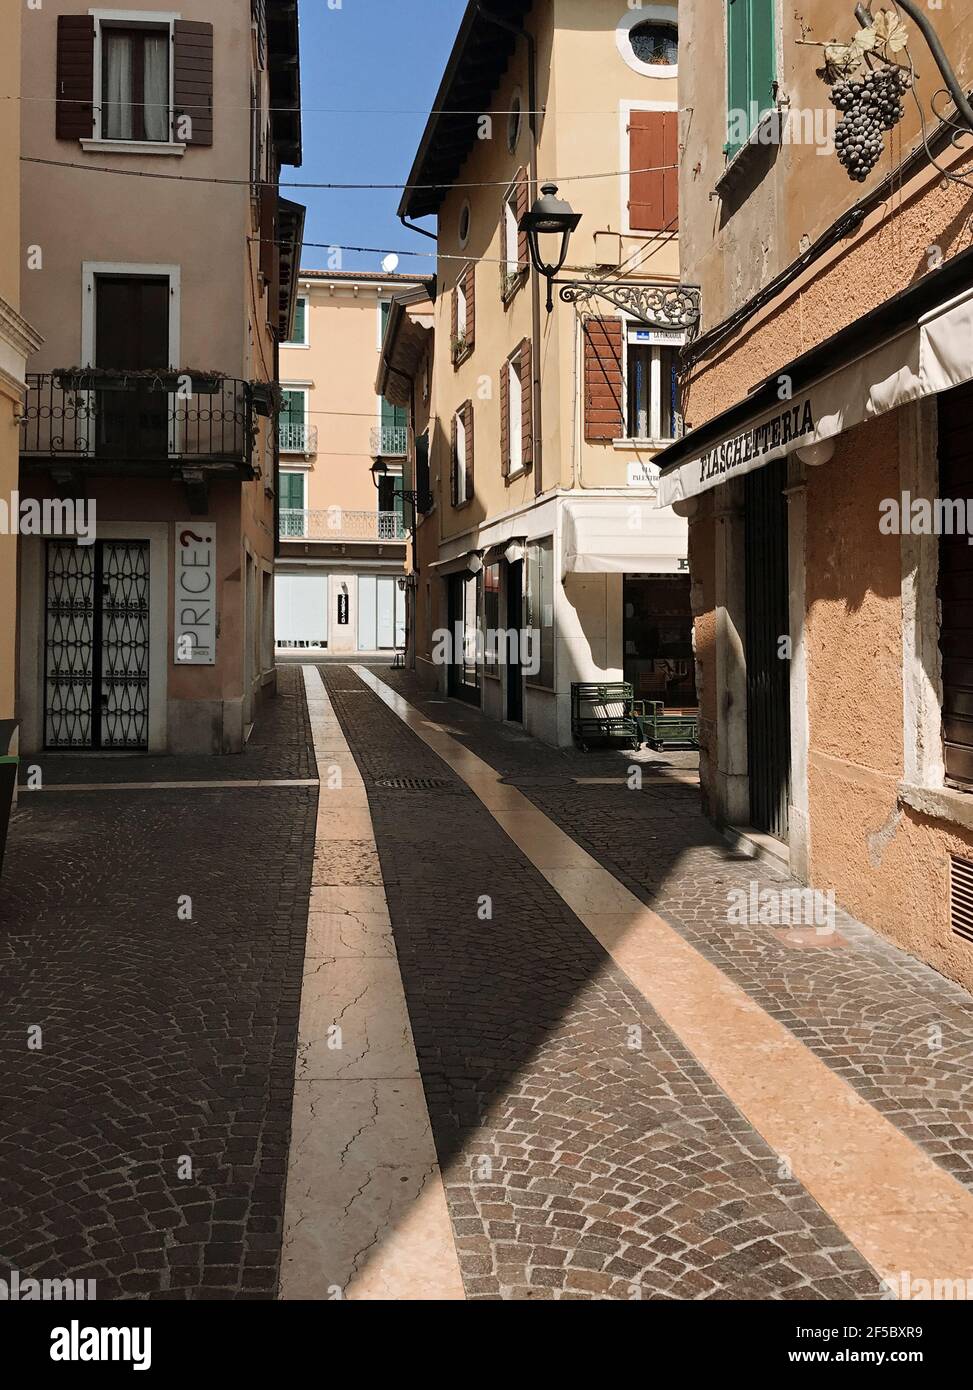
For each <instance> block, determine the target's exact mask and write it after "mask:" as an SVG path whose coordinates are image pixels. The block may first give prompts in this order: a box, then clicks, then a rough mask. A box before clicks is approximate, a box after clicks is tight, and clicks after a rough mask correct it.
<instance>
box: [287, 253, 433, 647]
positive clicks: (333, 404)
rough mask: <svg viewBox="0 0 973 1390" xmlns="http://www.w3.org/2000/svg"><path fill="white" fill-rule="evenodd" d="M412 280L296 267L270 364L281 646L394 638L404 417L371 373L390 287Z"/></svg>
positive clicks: (399, 590)
mask: <svg viewBox="0 0 973 1390" xmlns="http://www.w3.org/2000/svg"><path fill="white" fill-rule="evenodd" d="M415 287H416V282H415V281H414V280H412V279H410V278H409V277H408V276H404V275H395V274H385V273H379V272H375V273H371V272H366V271H362V272H358V271H314V270H311V271H303V272H302V274H301V278H300V292H299V296H298V309H297V317H296V325H295V330H294V337H293V339H292V340H291V341H289V342H288V343H286V344H285V345H284V347H283V348H282V350H281V368H280V370H281V385H282V389H283V408H282V411H281V417H280V477H281V506H280V545H279V554H278V559H277V567H276V569H277V645H278V648H279V649H280V650H282V651H287V650H302V649H306V648H326V649H327V650H328V651H332V652H337V653H342V654H355V653H370V652H380V651H389V652H392V651H401V650H403V649H404V648H405V645H406V630H407V621H406V573H407V568H408V563H407V557H408V542H409V530H410V525H411V512H410V511H409V510H408V509H407V508H406V507H405V506H404V503H403V499H402V496H401V492H402V487H403V469H404V465H405V461H406V455H407V447H408V429H407V417H406V413H405V410H404V408H403V407H402V406H399V405H394V404H392V403H391V401H390V400H388V399H387V398H383V397H382V396H381V395H379V394H376V387H375V374H376V367H377V364H378V362H379V360H380V349H381V344H382V339H383V335H384V331H385V326H386V323H387V320H388V315H389V312H390V306H391V304H392V300H393V296H394V295H396V294H397V293H401V292H403V291H409V290H411V289H414V288H415ZM380 474H381V476H380Z"/></svg>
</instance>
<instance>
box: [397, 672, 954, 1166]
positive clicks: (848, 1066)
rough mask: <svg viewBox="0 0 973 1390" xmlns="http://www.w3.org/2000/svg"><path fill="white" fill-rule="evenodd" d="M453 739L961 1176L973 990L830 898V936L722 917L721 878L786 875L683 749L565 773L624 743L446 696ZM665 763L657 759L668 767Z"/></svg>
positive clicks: (766, 880) (765, 881)
mask: <svg viewBox="0 0 973 1390" xmlns="http://www.w3.org/2000/svg"><path fill="white" fill-rule="evenodd" d="M381 677H382V679H383V680H385V681H386V683H387V684H389V685H391V686H392V687H393V688H395V689H397V690H399V691H400V692H401V693H403V694H406V695H407V696H408V698H409V699H410V700H412V701H413V702H414V703H415V704H416V705H418V706H419V707H420V708H422V709H424V710H425V711H426V712H427V713H428V714H429V715H430V717H432V718H438V719H443V717H444V706H443V705H442V704H438V703H435V699H436V697H432V701H430V697H429V696H428V695H427V694H424V693H422V692H420V691H419V690H418V687H417V685H416V683H415V680H414V677H412V676H411V674H410V673H404V672H401V671H385V672H382V673H381ZM448 723H449V726H450V729H451V732H452V733H453V735H454V737H456V738H458V739H459V740H460V741H461V742H462V743H463V744H464V745H465V746H467V747H469V748H470V749H471V750H472V751H473V752H475V753H476V754H477V755H478V756H480V757H482V758H483V759H484V760H485V761H486V762H488V763H490V765H491V766H492V767H494V768H496V769H497V770H498V771H500V772H502V773H503V774H504V776H505V779H506V780H507V781H509V782H511V783H512V784H514V785H516V786H517V787H518V788H519V789H520V790H521V791H522V792H523V794H524V795H525V796H527V797H528V798H529V799H530V800H531V801H533V802H534V804H535V805H537V806H538V807H539V808H540V809H541V810H542V811H544V813H545V814H546V815H548V816H550V817H551V819H552V820H554V821H555V822H556V823H557V824H558V825H560V826H561V828H562V829H563V830H565V831H566V832H567V833H568V834H570V835H571V836H572V837H573V838H574V839H575V840H577V842H578V843H579V844H581V845H582V846H583V847H584V848H585V849H586V850H587V851H588V853H589V854H591V855H592V856H593V857H594V858H596V859H598V860H599V861H600V863H602V864H603V865H604V866H605V867H606V868H607V869H608V870H609V871H610V872H611V873H612V874H614V875H615V877H616V878H618V879H619V880H620V881H621V882H622V883H623V884H625V886H626V887H627V888H629V889H630V890H631V891H632V892H633V893H634V894H635V895H636V896H637V897H640V898H641V899H642V900H643V902H645V903H646V904H647V905H648V906H650V907H652V908H654V909H655V911H657V912H659V913H660V914H662V915H663V916H664V917H665V918H666V920H667V921H668V922H670V923H671V925H672V926H674V927H675V928H676V929H677V930H678V931H679V932H680V933H681V934H682V935H683V936H684V937H685V939H686V940H687V941H689V942H690V943H691V944H692V945H693V946H694V947H695V948H696V949H697V950H698V951H699V952H700V953H701V954H703V955H704V956H705V957H706V958H707V959H709V960H710V961H712V962H713V963H714V964H715V965H717V966H718V967H719V969H720V970H722V971H723V972H724V974H726V975H727V976H729V977H730V978H731V979H732V980H733V981H734V982H735V983H736V984H739V985H740V986H741V987H742V988H743V989H745V990H746V991H747V993H748V994H749V995H750V996H751V997H752V998H753V999H754V1000H755V1002H756V1003H758V1004H759V1005H760V1006H761V1008H763V1009H765V1010H766V1012H767V1013H769V1014H770V1015H771V1016H772V1017H773V1018H775V1019H778V1020H779V1021H780V1022H781V1023H783V1024H785V1025H786V1027H787V1028H789V1029H790V1031H791V1032H792V1033H794V1035H795V1036H796V1037H798V1038H799V1039H800V1040H801V1041H802V1042H803V1043H804V1044H805V1045H806V1046H807V1047H808V1048H810V1049H811V1051H812V1052H814V1053H815V1054H816V1055H817V1056H818V1057H820V1058H821V1060H822V1061H824V1062H825V1063H826V1064H827V1065H828V1066H829V1067H831V1068H832V1069H833V1070H834V1071H835V1072H837V1073H838V1074H839V1075H840V1076H841V1077H842V1078H843V1079H844V1080H845V1081H847V1082H848V1083H849V1085H851V1086H852V1087H854V1089H855V1090H856V1091H858V1092H859V1093H860V1094H861V1095H862V1096H864V1097H865V1099H866V1100H868V1101H869V1102H870V1103H871V1104H872V1105H873V1106H874V1107H875V1108H876V1109H877V1110H878V1111H879V1112H880V1113H881V1114H882V1115H884V1116H885V1117H886V1118H887V1119H888V1120H890V1121H891V1122H892V1123H893V1124H895V1125H896V1126H897V1127H898V1128H899V1129H900V1130H901V1131H902V1132H903V1133H904V1134H906V1135H907V1136H908V1137H909V1138H910V1139H911V1140H912V1141H913V1142H914V1143H916V1144H917V1145H918V1146H919V1147H920V1148H922V1149H924V1150H925V1151H926V1152H927V1153H928V1154H929V1155H930V1156H931V1157H932V1158H934V1159H935V1160H936V1162H937V1163H939V1164H940V1165H941V1166H942V1167H943V1168H945V1169H947V1170H948V1171H949V1172H950V1173H951V1174H952V1175H953V1176H954V1177H956V1178H957V1179H958V1180H959V1181H960V1182H962V1183H964V1184H965V1185H966V1186H967V1187H970V1188H973V1113H971V1101H973V1001H971V1000H970V997H969V995H968V994H967V993H966V992H965V991H964V990H963V989H961V988H960V987H959V986H957V985H954V984H952V983H951V982H950V981H948V980H945V979H944V978H943V977H942V976H941V975H938V974H937V973H936V972H935V971H934V970H931V969H930V968H929V967H928V966H926V965H923V964H922V963H920V962H919V961H916V960H914V959H913V958H912V957H911V956H908V955H906V954H905V953H904V952H903V951H900V950H898V949H897V948H896V947H895V946H893V945H891V944H890V943H888V942H886V941H885V940H883V939H882V938H881V937H880V936H878V935H877V934H876V933H875V932H873V931H871V930H870V929H869V928H868V927H865V926H863V925H862V924H861V923H859V922H856V921H855V920H854V919H853V918H851V917H849V916H848V915H847V914H846V913H842V912H840V911H839V912H838V913H837V917H836V926H837V935H838V938H839V941H840V942H841V943H843V945H839V946H838V947H837V948H834V947H829V948H821V947H819V948H818V949H813V948H812V949H795V947H794V945H792V944H788V943H789V942H790V941H792V940H793V934H792V933H788V932H787V931H784V932H777V931H775V929H774V928H773V927H770V926H760V925H757V924H754V925H747V926H741V925H733V924H730V923H728V921H727V895H728V894H729V893H730V891H731V890H733V889H744V890H747V889H749V885H750V884H751V882H756V883H757V885H758V887H759V888H761V889H762V888H765V887H778V888H779V887H781V886H788V885H790V886H795V887H796V886H797V885H796V883H795V882H794V881H793V880H788V879H786V878H784V876H783V875H782V874H780V873H777V872H775V870H774V869H773V868H772V867H769V866H767V865H765V864H762V863H756V862H754V861H753V860H750V859H746V858H743V857H742V856H740V855H738V854H735V853H734V852H733V851H731V850H730V849H729V848H728V846H727V845H726V843H725V841H723V840H722V839H721V838H720V837H719V836H718V835H716V833H715V832H714V831H713V829H712V827H711V826H710V825H709V824H708V822H707V821H706V820H705V819H704V818H703V816H702V814H701V812H700V809H699V792H698V788H697V787H694V786H687V785H683V784H681V783H679V782H675V781H672V780H669V779H668V777H667V775H666V774H667V772H668V771H670V770H673V771H677V773H678V769H679V768H680V766H681V767H682V768H685V766H686V765H687V763H689V762H690V760H691V755H686V754H676V755H674V756H669V757H666V758H660V757H657V756H654V755H653V756H651V757H650V759H649V762H648V764H647V768H646V770H647V771H649V772H657V773H658V774H659V775H658V776H656V777H652V776H648V777H646V778H645V780H644V781H643V789H642V790H641V791H633V790H630V789H629V787H628V786H626V785H624V784H620V785H613V786H606V785H591V784H588V785H585V784H579V783H578V782H576V781H575V780H574V779H575V778H578V777H582V778H587V777H592V778H597V777H614V778H616V779H619V778H622V777H624V776H625V773H626V771H627V769H628V767H629V765H630V764H631V762H632V757H631V754H627V753H621V754H619V753H613V752H607V753H606V752H602V753H598V754H596V753H592V754H590V755H588V756H585V755H584V754H581V753H577V752H575V751H574V750H567V751H558V750H554V749H551V748H548V747H546V746H545V745H543V744H540V743H538V742H537V741H536V740H534V739H529V738H526V737H524V736H523V735H522V734H520V733H519V732H516V731H512V730H510V729H508V728H504V727H503V726H498V725H496V724H495V723H491V722H490V721H488V720H486V719H485V718H484V717H483V716H482V715H481V714H479V712H478V711H475V710H471V709H469V708H467V707H465V706H462V705H458V704H457V702H456V701H450V703H449V706H448ZM667 764H668V766H667Z"/></svg>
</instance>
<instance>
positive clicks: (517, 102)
mask: <svg viewBox="0 0 973 1390" xmlns="http://www.w3.org/2000/svg"><path fill="white" fill-rule="evenodd" d="M523 123H524V101H523V97H522V96H521V95H520V93H519V92H514V94H513V96H512V97H511V98H510V112H509V114H508V116H507V149H508V150H509V151H510V153H511V154H514V153H515V152H516V149H517V146H518V145H519V144H520V131H521V128H522V126H523Z"/></svg>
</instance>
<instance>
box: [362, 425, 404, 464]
mask: <svg viewBox="0 0 973 1390" xmlns="http://www.w3.org/2000/svg"><path fill="white" fill-rule="evenodd" d="M408 445H409V430H408V426H406V425H375V426H374V427H373V429H372V449H371V452H372V457H373V458H405V455H406V451H407V449H408Z"/></svg>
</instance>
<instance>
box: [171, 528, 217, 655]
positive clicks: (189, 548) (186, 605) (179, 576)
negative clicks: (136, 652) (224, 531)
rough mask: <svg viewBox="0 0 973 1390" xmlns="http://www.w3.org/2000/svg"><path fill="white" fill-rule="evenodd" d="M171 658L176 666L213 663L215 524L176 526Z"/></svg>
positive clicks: (214, 648) (214, 630)
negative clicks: (173, 648)
mask: <svg viewBox="0 0 973 1390" xmlns="http://www.w3.org/2000/svg"><path fill="white" fill-rule="evenodd" d="M175 550H176V553H175V565H174V569H175V584H174V590H175V598H174V603H175V607H174V611H173V619H174V621H173V634H174V638H175V655H174V658H173V659H174V660H175V662H176V663H177V665H179V666H215V665H216V527H215V526H214V525H213V524H212V523H210V522H198V521H194V522H192V523H191V524H189V525H181V524H177V525H176V547H175Z"/></svg>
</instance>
